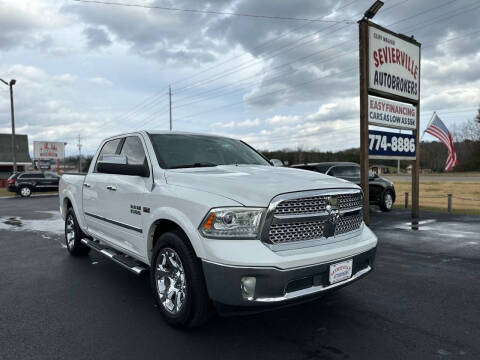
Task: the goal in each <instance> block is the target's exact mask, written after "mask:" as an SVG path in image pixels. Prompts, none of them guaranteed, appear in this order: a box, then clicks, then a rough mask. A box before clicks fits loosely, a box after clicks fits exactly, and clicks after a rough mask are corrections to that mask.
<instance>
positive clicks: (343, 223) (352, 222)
mask: <svg viewBox="0 0 480 360" xmlns="http://www.w3.org/2000/svg"><path fill="white" fill-rule="evenodd" d="M362 221H363V219H362V213H361V212H358V213H355V214H354V215H345V216H342V217H341V218H340V220H339V222H338V224H337V226H336V227H335V235H340V234H345V233H348V232H350V231H354V230H357V229H359V228H360V225H362Z"/></svg>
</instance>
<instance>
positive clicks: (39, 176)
mask: <svg viewBox="0 0 480 360" xmlns="http://www.w3.org/2000/svg"><path fill="white" fill-rule="evenodd" d="M19 179H43V174H42V173H32V174H28V173H27V174H23V175H21V176H19Z"/></svg>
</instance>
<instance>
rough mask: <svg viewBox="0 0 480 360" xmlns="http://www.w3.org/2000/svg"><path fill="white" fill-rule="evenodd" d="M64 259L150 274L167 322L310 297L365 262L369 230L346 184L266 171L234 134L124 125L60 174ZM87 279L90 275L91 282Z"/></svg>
mask: <svg viewBox="0 0 480 360" xmlns="http://www.w3.org/2000/svg"><path fill="white" fill-rule="evenodd" d="M59 193H60V211H61V214H62V217H63V218H64V219H65V238H66V245H67V248H68V251H69V252H70V254H71V255H74V256H78V255H85V254H87V253H88V252H89V250H90V249H94V250H96V251H99V252H100V253H102V254H104V255H106V256H107V257H109V258H111V259H112V260H113V261H115V262H117V263H118V264H120V265H122V266H124V267H126V268H127V269H129V270H131V271H133V272H134V273H137V274H140V273H142V272H144V271H146V270H150V277H151V285H152V291H153V295H154V297H155V300H156V302H157V303H158V305H159V309H160V310H161V312H162V314H163V316H164V318H165V319H166V320H167V321H168V322H169V323H171V324H175V325H180V326H188V327H192V326H198V325H200V324H202V323H204V322H205V321H206V320H208V318H209V316H210V315H211V314H212V310H214V309H215V308H216V309H217V310H219V311H220V312H226V311H230V310H238V309H249V310H252V309H253V310H257V309H265V308H269V307H274V306H278V305H285V304H292V303H295V302H299V301H305V300H307V299H313V298H316V297H318V296H320V295H321V294H322V293H324V292H325V291H328V290H331V289H334V288H337V287H340V286H342V285H345V284H348V283H351V282H352V281H354V280H356V279H358V278H360V277H361V276H363V275H366V274H367V273H369V272H370V271H371V270H372V268H373V263H374V259H375V251H376V245H377V238H376V236H375V235H374V234H373V233H372V231H370V229H369V228H368V227H367V226H365V224H364V223H363V221H362V218H363V216H362V215H363V214H362V203H363V199H362V193H361V190H360V188H359V187H358V186H357V185H355V184H352V183H350V182H347V181H344V180H341V179H335V178H332V177H330V176H326V175H323V174H318V173H314V172H310V171H305V170H298V169H290V168H284V167H274V166H271V164H270V163H269V161H268V160H267V159H265V158H264V157H263V156H262V155H261V154H259V153H258V152H256V151H255V150H254V149H253V148H251V147H250V146H248V145H247V144H245V143H243V142H242V141H239V140H234V139H230V138H224V137H218V136H209V135H201V134H189V133H177V132H144V131H142V132H136V133H129V134H124V135H118V136H114V137H111V138H108V139H106V140H104V141H103V142H102V144H101V145H100V147H99V149H98V151H97V153H96V154H95V156H94V157H93V160H92V163H91V165H90V168H89V171H88V173H87V174H86V175H85V174H83V175H74V174H72V175H68V174H67V175H64V176H62V178H61V181H60V189H59ZM92 281H94V279H92Z"/></svg>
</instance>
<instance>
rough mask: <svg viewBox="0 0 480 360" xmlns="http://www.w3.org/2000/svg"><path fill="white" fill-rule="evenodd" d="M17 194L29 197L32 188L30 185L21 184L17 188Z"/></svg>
mask: <svg viewBox="0 0 480 360" xmlns="http://www.w3.org/2000/svg"><path fill="white" fill-rule="evenodd" d="M18 195H20V196H21V197H30V195H32V189H31V188H30V186H22V187H21V188H20V189H18Z"/></svg>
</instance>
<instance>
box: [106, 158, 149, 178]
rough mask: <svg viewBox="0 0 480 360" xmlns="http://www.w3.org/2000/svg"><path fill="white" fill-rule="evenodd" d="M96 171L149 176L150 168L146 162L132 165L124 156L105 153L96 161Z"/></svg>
mask: <svg viewBox="0 0 480 360" xmlns="http://www.w3.org/2000/svg"><path fill="white" fill-rule="evenodd" d="M97 171H98V172H99V173H104V174H117V175H130V176H140V177H149V176H150V169H149V168H148V165H147V164H143V165H132V164H128V160H127V157H126V156H123V155H107V156H104V157H103V159H102V160H101V161H99V162H98V165H97Z"/></svg>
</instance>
